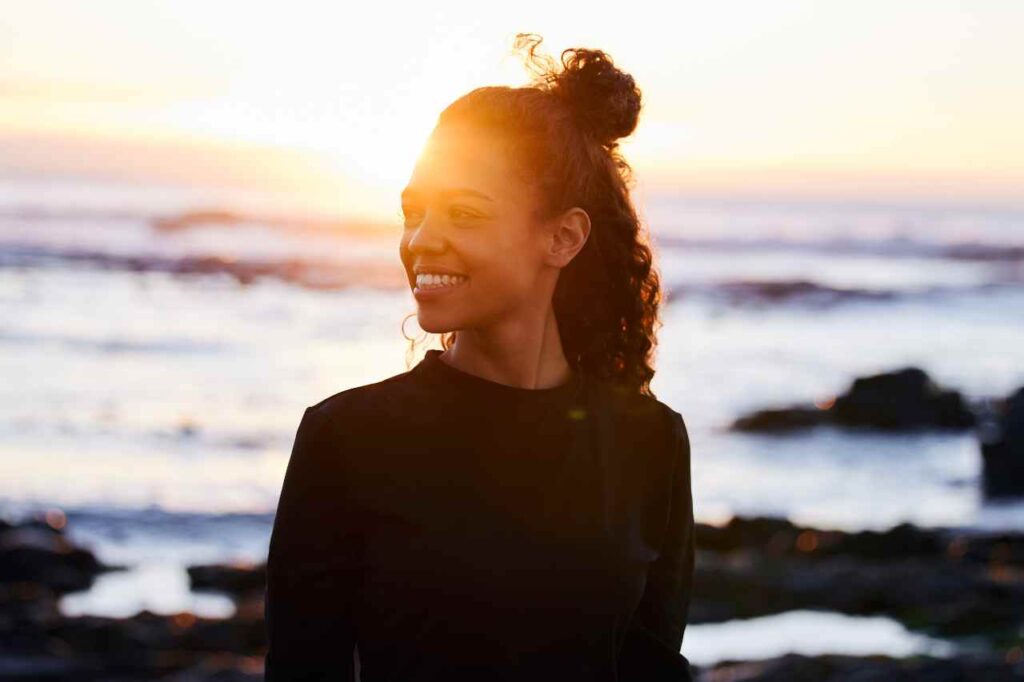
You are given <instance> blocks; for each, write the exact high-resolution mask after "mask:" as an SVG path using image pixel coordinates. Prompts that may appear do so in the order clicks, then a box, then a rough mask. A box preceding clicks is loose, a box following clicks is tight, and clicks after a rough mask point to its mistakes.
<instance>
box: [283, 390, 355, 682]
mask: <svg viewBox="0 0 1024 682" xmlns="http://www.w3.org/2000/svg"><path fill="white" fill-rule="evenodd" d="M338 432H339V429H338V428H337V426H336V425H335V424H334V422H333V421H331V418H330V416H329V415H327V414H325V413H323V412H321V411H319V410H318V408H317V407H316V406H314V407H308V408H306V411H305V412H304V413H303V416H302V420H301V422H300V423H299V427H298V431H297V432H296V434H295V442H294V445H293V447H292V452H291V458H290V459H289V461H288V467H287V469H286V471H285V477H284V483H283V485H282V488H281V495H280V498H279V500H278V505H277V514H276V516H275V518H274V525H273V530H272V531H271V538H270V548H269V551H268V556H267V584H266V593H265V602H264V622H265V628H266V634H267V651H266V655H265V658H264V670H265V673H264V674H265V679H266V680H267V682H283V681H285V680H293V681H298V680H303V681H307V682H308V681H312V680H328V679H329V680H338V681H340V682H355V680H356V677H355V676H356V674H357V671H358V668H357V667H356V666H357V665H358V664H357V662H356V661H355V659H354V658H353V656H354V649H355V644H356V637H355V623H354V604H355V595H356V594H357V590H358V580H359V576H360V567H359V564H358V559H359V556H360V552H359V545H358V541H357V538H358V535H357V533H356V531H357V524H356V523H355V518H354V516H353V515H352V514H351V513H350V512H348V511H347V510H346V509H345V508H344V506H343V502H344V500H345V495H344V490H343V484H344V483H345V477H344V475H342V473H341V472H342V467H341V458H340V454H341V453H342V452H344V450H343V448H344V447H345V444H344V442H343V441H342V440H341V437H340V436H339V433H338Z"/></svg>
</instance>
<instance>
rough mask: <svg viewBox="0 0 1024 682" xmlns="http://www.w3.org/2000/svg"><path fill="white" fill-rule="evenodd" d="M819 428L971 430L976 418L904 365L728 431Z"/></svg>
mask: <svg viewBox="0 0 1024 682" xmlns="http://www.w3.org/2000/svg"><path fill="white" fill-rule="evenodd" d="M820 424H830V425H834V426H842V427H856V428H872V429H882V430H887V431H912V430H920V429H948V430H965V429H969V428H971V427H972V426H974V424H975V416H974V413H973V412H972V410H971V409H970V408H969V406H968V405H967V404H966V402H965V401H964V399H963V397H962V396H961V394H960V393H959V392H958V391H955V390H949V389H945V388H942V387H940V386H938V385H937V384H936V383H935V382H934V381H933V380H932V379H931V378H929V377H928V375H927V374H926V373H925V372H924V370H922V369H920V368H917V367H906V368H903V369H899V370H896V371H893V372H886V373H882V374H875V375H872V376H867V377H859V378H857V379H855V380H854V382H853V384H852V385H851V387H850V389H849V390H848V391H847V392H846V393H844V394H843V395H840V396H837V397H836V398H835V399H830V400H827V401H824V402H823V404H822V406H820V407H819V406H816V405H792V406H789V407H781V408H771V409H764V410H758V411H756V412H753V413H752V414H749V415H744V416H742V417H740V418H738V419H736V420H735V421H734V422H733V423H732V425H731V428H732V429H734V430H737V431H756V432H779V431H790V430H794V429H802V428H807V427H811V426H817V425H820Z"/></svg>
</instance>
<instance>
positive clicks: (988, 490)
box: [978, 386, 1024, 497]
mask: <svg viewBox="0 0 1024 682" xmlns="http://www.w3.org/2000/svg"><path fill="white" fill-rule="evenodd" d="M980 421H981V425H980V426H979V429H978V438H979V440H980V441H981V455H982V462H983V466H982V484H983V489H984V493H985V495H986V496H987V497H1008V496H1019V495H1024V386H1022V387H1021V388H1019V389H1017V391H1016V392H1015V393H1013V394H1012V395H1010V396H1008V397H1007V398H1005V399H1004V400H1001V401H998V402H997V403H995V405H993V406H991V407H990V408H989V409H987V410H986V412H985V413H984V414H983V416H982V418H981V419H980Z"/></svg>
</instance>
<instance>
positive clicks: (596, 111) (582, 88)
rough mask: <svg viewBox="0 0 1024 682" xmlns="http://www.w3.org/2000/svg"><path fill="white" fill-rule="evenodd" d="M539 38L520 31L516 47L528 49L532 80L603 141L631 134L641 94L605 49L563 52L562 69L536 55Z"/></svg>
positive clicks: (612, 140) (607, 142)
mask: <svg viewBox="0 0 1024 682" xmlns="http://www.w3.org/2000/svg"><path fill="white" fill-rule="evenodd" d="M541 40H542V38H541V37H540V36H537V35H535V34H529V33H520V34H518V35H517V36H516V47H517V48H519V49H522V48H523V47H526V48H528V50H529V54H528V57H529V62H528V66H529V67H530V68H531V69H532V70H533V71H534V72H535V74H537V76H536V79H535V81H536V82H538V84H543V85H546V86H547V87H548V89H550V91H551V92H552V93H553V94H555V95H557V96H558V97H560V98H561V99H563V100H564V101H565V102H566V104H567V105H568V106H569V108H570V109H571V110H572V111H573V113H574V115H575V117H576V120H577V121H579V124H580V126H581V128H583V129H584V130H585V131H587V132H588V133H589V134H591V135H592V136H593V137H594V138H595V139H596V140H598V141H600V142H601V143H602V144H605V145H611V144H614V143H615V141H616V140H618V139H619V138H621V137H626V136H628V135H630V134H631V133H632V132H633V131H634V130H635V129H636V125H637V121H638V120H639V117H640V107H641V93H640V89H639V88H638V87H637V85H636V82H635V81H634V80H633V77H632V76H631V75H629V74H628V73H626V72H624V71H622V70H620V69H619V68H617V67H616V66H615V64H614V62H612V59H611V57H609V56H608V55H607V54H606V53H605V52H603V51H601V50H591V49H586V48H579V47H577V48H569V49H566V50H563V51H562V55H561V66H562V68H561V70H556V69H555V68H554V64H553V62H552V60H551V59H550V58H545V57H542V56H539V55H537V54H536V49H537V47H538V46H539V45H540V43H541Z"/></svg>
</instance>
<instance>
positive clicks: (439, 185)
mask: <svg viewBox="0 0 1024 682" xmlns="http://www.w3.org/2000/svg"><path fill="white" fill-rule="evenodd" d="M511 175H512V168H511V166H510V165H509V164H508V161H507V159H506V157H505V152H504V149H503V145H501V144H500V142H499V141H498V140H497V139H495V137H494V136H492V135H487V134H485V133H483V132H479V131H476V130H473V129H471V128H463V127H460V128H457V129H438V130H437V131H435V132H434V134H433V135H431V136H430V139H428V140H427V144H426V146H425V147H424V149H423V152H422V154H421V155H420V158H419V159H418V160H417V162H416V167H415V168H414V169H413V174H412V178H411V179H410V181H409V185H408V188H407V189H409V190H411V191H415V192H416V193H419V194H427V193H436V192H444V191H450V190H451V189H453V188H471V189H474V190H476V191H478V192H481V193H483V194H487V195H489V196H492V197H494V196H496V195H499V194H508V193H509V192H510V191H514V190H515V187H514V185H516V184H517V183H516V182H514V180H515V178H513V177H511Z"/></svg>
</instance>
